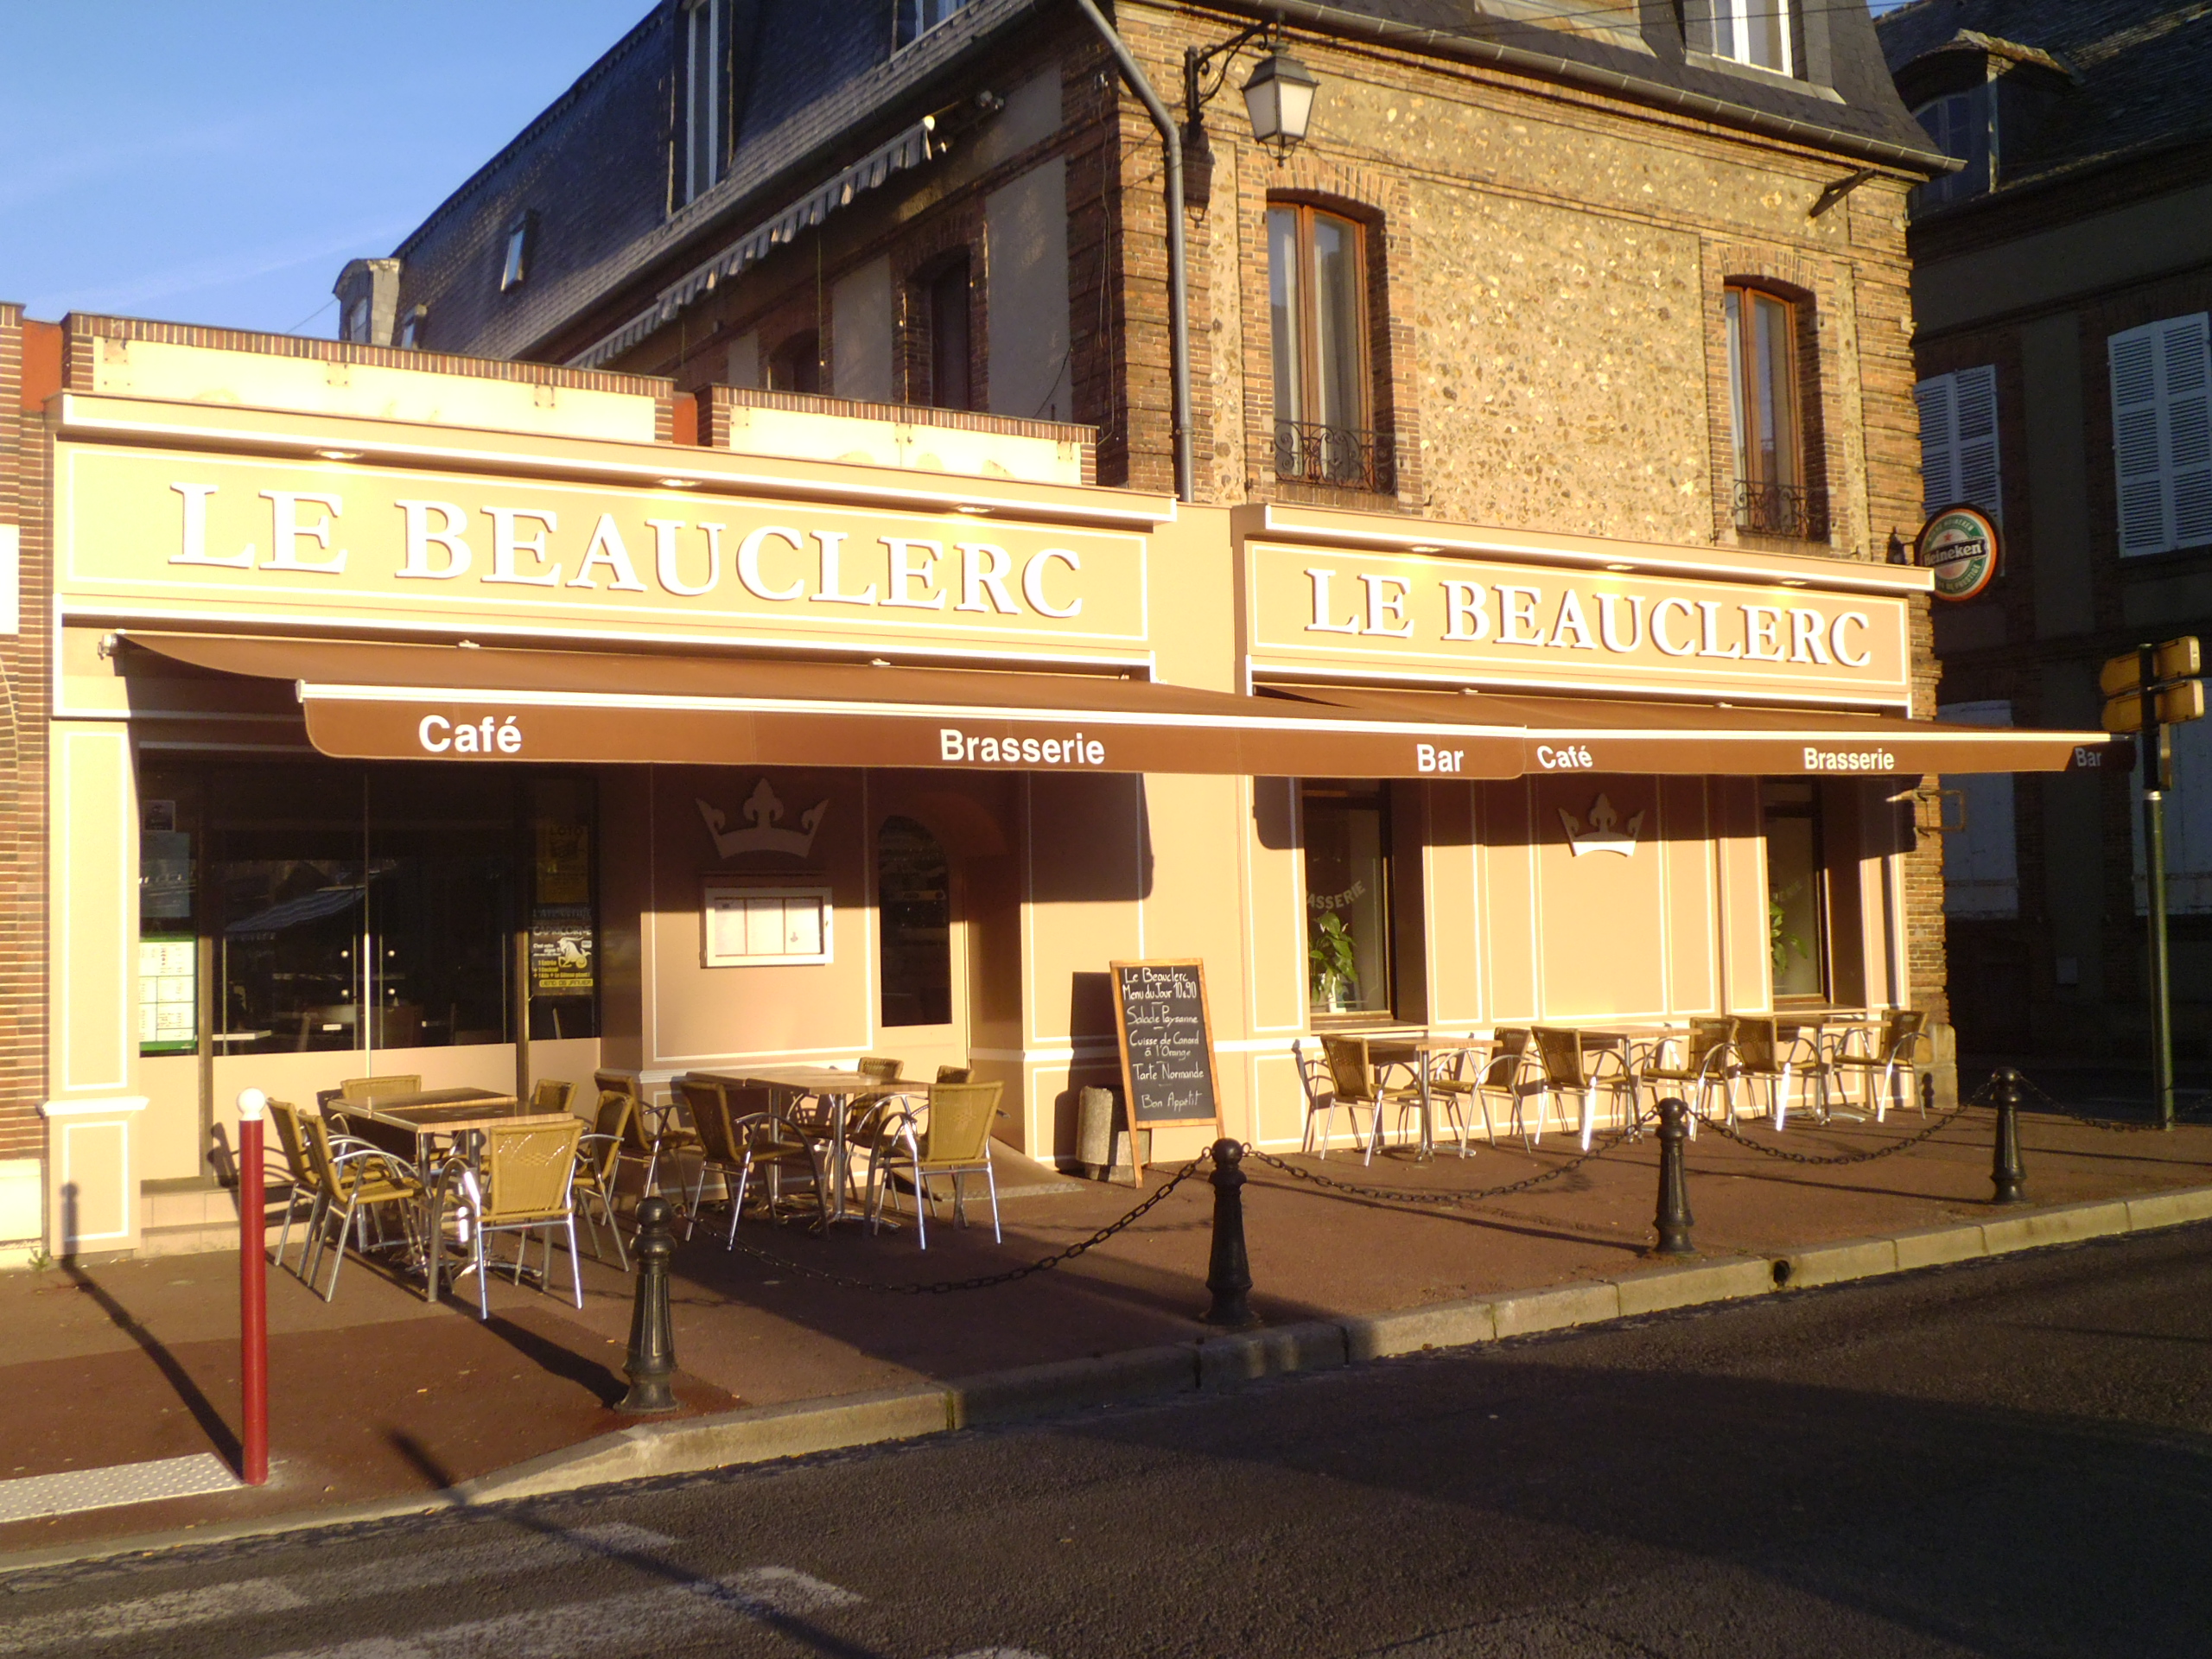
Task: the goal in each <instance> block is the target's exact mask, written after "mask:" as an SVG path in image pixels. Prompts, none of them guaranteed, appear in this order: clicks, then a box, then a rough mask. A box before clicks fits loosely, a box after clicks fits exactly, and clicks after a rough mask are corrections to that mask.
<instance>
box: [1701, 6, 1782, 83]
mask: <svg viewBox="0 0 2212 1659" xmlns="http://www.w3.org/2000/svg"><path fill="white" fill-rule="evenodd" d="M1713 52H1714V54H1716V55H1718V56H1719V57H1724V58H1733V59H1734V60H1736V61H1737V62H1738V63H1748V64H1750V65H1751V66H1752V67H1754V68H1758V69H1771V70H1773V71H1774V73H1777V75H1791V74H1795V73H1796V67H1795V66H1794V65H1793V64H1792V63H1791V61H1790V57H1789V0H1713Z"/></svg>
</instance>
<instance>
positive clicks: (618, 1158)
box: [575, 1090, 638, 1273]
mask: <svg viewBox="0 0 2212 1659" xmlns="http://www.w3.org/2000/svg"><path fill="white" fill-rule="evenodd" d="M637 1109H638V1103H637V1102H636V1101H635V1100H632V1098H631V1097H630V1096H627V1095H618V1094H616V1093H614V1092H613V1090H602V1091H601V1094H600V1096H599V1111H598V1112H597V1114H596V1115H595V1116H594V1117H593V1119H592V1132H591V1133H590V1134H589V1135H583V1136H581V1137H579V1138H578V1140H577V1141H576V1187H575V1191H576V1208H577V1210H578V1211H579V1212H580V1213H581V1214H582V1216H583V1218H584V1225H585V1226H586V1227H588V1228H589V1229H590V1230H591V1248H592V1254H593V1255H599V1227H598V1225H597V1224H595V1223H594V1221H593V1220H592V1218H591V1205H592V1204H593V1203H594V1201H596V1202H597V1203H598V1205H599V1210H600V1214H601V1215H602V1216H603V1217H606V1220H607V1231H608V1232H610V1233H612V1234H613V1235H614V1262H615V1265H616V1266H617V1267H619V1268H621V1269H622V1270H623V1271H624V1272H625V1273H627V1272H628V1271H629V1270H630V1258H629V1255H628V1253H627V1252H626V1251H625V1250H624V1249H623V1248H622V1224H621V1223H620V1222H619V1221H617V1220H616V1219H615V1218H614V1190H615V1186H616V1184H617V1180H618V1178H619V1177H620V1173H621V1167H622V1155H623V1153H624V1151H625V1150H626V1147H627V1146H628V1143H629V1131H630V1120H631V1119H632V1117H634V1116H636V1115H637ZM600 1259H601V1261H605V1260H606V1257H604V1256H601V1257H600Z"/></svg>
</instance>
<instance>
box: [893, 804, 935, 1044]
mask: <svg viewBox="0 0 2212 1659" xmlns="http://www.w3.org/2000/svg"><path fill="white" fill-rule="evenodd" d="M951 876H952V872H951V868H950V866H949V865H948V864H947V863H946V861H945V856H944V848H943V847H941V846H939V845H938V839H937V837H936V836H933V835H931V833H930V832H929V831H928V830H927V829H925V828H924V827H923V826H922V825H920V824H918V823H915V822H914V820H913V819H912V818H897V817H893V818H886V819H885V820H884V821H883V827H882V829H879V830H878V831H877V832H876V837H875V899H876V906H877V913H878V915H879V916H880V918H882V923H881V932H882V950H883V969H882V980H883V1023H884V1024H885V1025H887V1026H944V1025H950V1024H951V1023H952V888H951Z"/></svg>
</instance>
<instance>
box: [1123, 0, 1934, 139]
mask: <svg viewBox="0 0 2212 1659" xmlns="http://www.w3.org/2000/svg"><path fill="white" fill-rule="evenodd" d="M1079 3H1083V4H1084V5H1085V6H1086V7H1088V4H1089V0H1079ZM1206 3H1207V4H1208V5H1211V6H1214V7H1217V8H1218V9H1219V10H1224V11H1229V12H1235V13H1238V14H1241V15H1243V16H1252V17H1258V18H1264V19H1274V18H1281V20H1283V21H1284V22H1300V23H1305V24H1306V25H1308V26H1309V27H1311V28H1313V29H1319V30H1321V31H1323V32H1325V33H1327V34H1331V35H1345V36H1350V37H1352V38H1355V39H1359V40H1365V41H1373V42H1374V43H1375V44H1376V45H1377V46H1389V47H1396V48H1400V49H1401V50H1403V51H1408V52H1420V53H1423V54H1427V55H1428V56H1431V57H1439V58H1453V59H1457V60H1459V61H1461V62H1464V63H1479V64H1483V65H1485V66H1487V67H1491V68H1496V69H1505V70H1510V71H1511V72H1513V73H1517V74H1524V75H1534V76H1537V77H1539V78H1541V79H1546V80H1558V81H1565V82H1566V83H1567V84H1568V85H1569V86H1580V87H1583V88H1585V89H1586V90H1588V91H1591V92H1605V93H1609V94H1611V96H1613V97H1616V98H1624V99H1630V100H1632V101H1634V102H1636V103H1638V104H1644V105H1651V106H1653V107H1655V108H1658V109H1662V110H1669V111H1674V112H1675V113H1676V114H1679V115H1688V116H1695V117H1698V118H1701V119H1704V120H1707V121H1713V122H1717V123H1719V124H1721V125H1723V126H1729V127H1738V128H1742V129H1744V130H1747V131H1751V132H1756V133H1758V134H1759V135H1760V136H1762V137H1768V138H1781V139H1786V140H1788V141H1789V142H1790V143H1800V144H1806V145H1809V146H1811V147H1813V148H1815V149H1825V150H1828V151H1831V152H1833V153H1835V154H1838V155H1842V156H1850V157H1852V158H1853V159H1854V160H1857V161H1864V162H1877V163H1879V164H1880V165H1883V166H1885V167H1894V168H1902V169H1904V170H1905V171H1907V172H1912V173H1918V174H1921V175H1924V176H1929V177H1935V176H1938V175H1942V174H1946V173H1955V172H1957V171H1958V170H1959V168H1961V167H1963V166H1964V165H1965V163H1964V162H1961V161H1960V160H1958V159H1957V158H1955V157H1954V156H1946V155H1944V154H1942V152H1941V151H1939V150H1932V149H1914V148H1912V147H1911V146H1910V145H1908V144H1893V143H1889V142H1888V141H1886V140H1885V139H1880V138H1866V137H1859V136H1857V135H1854V134H1852V133H1847V132H1838V131H1836V130H1834V128H1831V127H1824V126H1822V125H1821V124H1819V123H1818V122H1814V121H1800V120H1797V119H1796V118H1794V117H1791V116H1787V115H1776V114H1774V113H1773V112H1772V111H1768V110H1758V109H1753V108H1752V107H1751V105H1747V104H1732V103H1730V102H1729V101H1728V100H1727V99H1721V98H1713V97H1710V96H1708V95H1707V94H1706V93H1704V92H1686V91H1684V90H1683V89H1682V88H1681V87H1679V86H1664V85H1662V84H1661V83H1660V82H1658V81H1654V80H1645V79H1641V78H1640V77H1637V76H1635V75H1625V74H1623V73H1620V71H1618V70H1617V69H1601V68H1599V67H1598V66H1597V65H1595V64H1588V63H1581V62H1578V61H1576V60H1574V59H1573V58H1555V57H1553V56H1551V55H1550V54H1548V53H1542V52H1531V51H1529V50H1528V49H1527V48H1524V47H1518V46H1503V45H1500V44H1499V43H1497V41H1486V40H1483V39H1480V38H1479V37H1478V36H1475V35H1460V34H1454V33H1452V31H1450V30H1447V29H1423V28H1421V27H1420V26H1419V25H1417V24H1414V23H1399V22H1391V21H1390V20H1389V19H1388V18H1384V17H1371V16H1368V15H1367V14H1365V13H1363V12H1357V11H1346V10H1344V9H1343V8H1342V7H1339V6H1328V5H1321V4H1318V3H1315V0H1206Z"/></svg>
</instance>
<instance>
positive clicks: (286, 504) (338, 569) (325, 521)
mask: <svg viewBox="0 0 2212 1659" xmlns="http://www.w3.org/2000/svg"><path fill="white" fill-rule="evenodd" d="M261 499H263V500H264V501H266V502H268V503H269V505H270V516H271V517H272V518H274V519H275V521H276V528H275V530H274V531H273V532H272V534H271V536H270V549H269V562H268V563H266V564H264V565H263V566H262V567H261V568H262V569H264V570H300V571H304V572H306V573H308V575H317V576H338V575H344V574H345V573H346V550H345V549H343V548H340V549H339V550H338V551H337V552H335V553H331V554H330V556H329V557H328V558H327V559H324V560H321V562H320V563H311V562H309V561H308V560H305V559H302V557H301V556H300V543H301V541H302V539H303V538H304V539H308V540H312V541H313V542H314V543H315V545H316V546H317V547H319V548H321V550H323V551H324V552H326V553H330V525H331V520H332V519H334V518H337V517H338V515H339V514H340V513H341V512H345V510H346V507H345V504H344V503H343V502H342V501H340V499H338V498H337V497H336V496H334V495H314V494H310V493H307V492H306V491H303V490H264V491H263V492H262V493H261ZM302 501H311V502H313V503H314V504H315V505H316V506H319V507H321V509H322V510H323V512H325V513H326V514H327V517H326V518H322V519H321V521H319V522H318V523H315V524H302V523H301V522H300V503H301V502H302Z"/></svg>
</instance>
